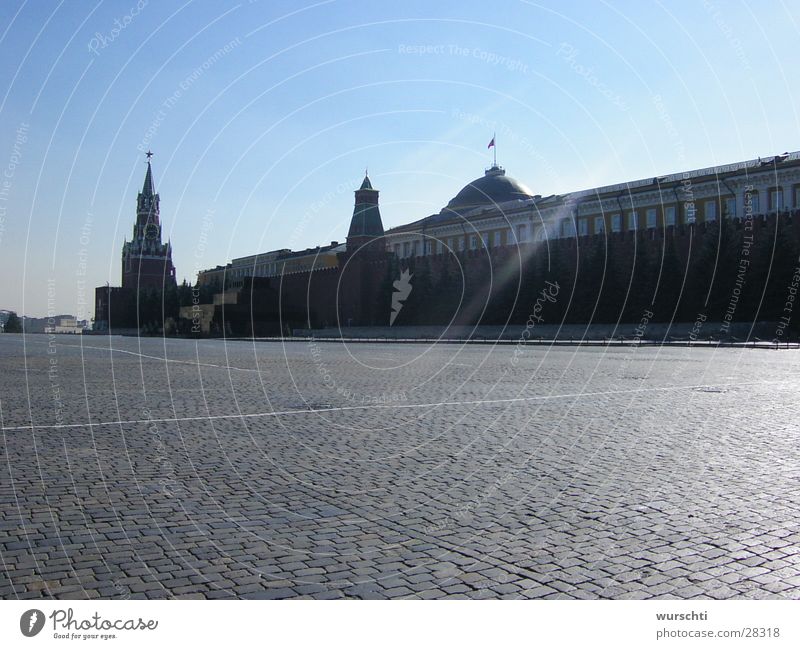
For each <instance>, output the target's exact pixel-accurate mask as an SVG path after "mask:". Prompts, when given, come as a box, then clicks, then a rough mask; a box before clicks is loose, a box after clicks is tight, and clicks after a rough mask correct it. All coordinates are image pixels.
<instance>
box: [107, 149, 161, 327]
mask: <svg viewBox="0 0 800 649" xmlns="http://www.w3.org/2000/svg"><path fill="white" fill-rule="evenodd" d="M151 156H152V153H150V152H149V151H148V154H147V172H146V174H145V178H144V184H143V186H142V191H141V192H139V194H138V196H137V197H136V221H135V222H134V225H133V238H132V239H131V240H130V241H125V242H124V243H123V246H122V286H100V287H98V288H97V289H95V325H94V328H95V329H96V330H101V331H102V330H108V329H109V328H138V327H139V326H140V324H141V323H142V320H141V318H142V314H143V310H142V309H140V308H139V307H140V303H141V299H140V298H141V296H142V295H148V296H152V295H153V294H157V295H163V293H164V292H165V291H169V290H170V289H175V287H176V281H175V267H174V266H173V264H172V246H171V244H170V243H169V242H167V243H163V242H162V239H161V235H162V232H161V217H160V205H159V203H160V197H159V195H158V194H157V193H156V191H155V187H154V184H153V170H152V167H151V164H150V157H151ZM152 310H153V308H152V305H151V306H150V309H149V311H152ZM152 316H153V314H152V313H148V317H152ZM162 316H163V302H162ZM156 319H157V320H158V319H159V318H156ZM160 319H161V321H162V322H163V317H162V318H160Z"/></svg>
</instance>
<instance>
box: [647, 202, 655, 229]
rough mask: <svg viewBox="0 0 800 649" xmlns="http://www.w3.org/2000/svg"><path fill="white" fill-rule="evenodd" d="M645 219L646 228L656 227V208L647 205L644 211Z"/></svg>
mask: <svg viewBox="0 0 800 649" xmlns="http://www.w3.org/2000/svg"><path fill="white" fill-rule="evenodd" d="M645 221H646V222H647V229H648V230H653V229H655V227H656V208H655V207H648V208H647V212H645Z"/></svg>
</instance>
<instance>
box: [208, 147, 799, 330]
mask: <svg viewBox="0 0 800 649" xmlns="http://www.w3.org/2000/svg"><path fill="white" fill-rule="evenodd" d="M355 194H356V196H355V207H354V210H353V217H352V219H351V222H350V228H349V231H348V236H347V241H346V243H345V244H339V243H338V242H331V244H330V245H329V246H320V247H317V248H309V249H306V250H303V251H291V250H287V249H279V250H273V251H270V252H266V253H260V254H256V255H251V256H249V257H241V258H238V259H234V260H233V261H232V262H231V263H229V264H227V265H225V266H217V267H215V268H212V269H208V270H205V271H201V272H200V273H199V274H198V279H197V281H198V285H199V286H204V287H207V288H210V287H216V288H215V289H214V290H216V291H217V292H218V293H219V295H217V297H215V298H214V299H213V300H210V301H209V302H213V305H214V315H213V318H212V317H211V316H210V311H209V312H208V313H206V314H205V315H206V316H207V317H206V318H205V319H204V322H211V321H212V320H213V322H215V323H216V324H215V325H214V327H216V331H218V332H224V331H228V330H231V331H234V330H237V327H238V331H239V333H242V335H249V333H251V332H252V331H253V330H254V327H255V320H254V319H253V321H252V322H249V323H248V322H243V321H241V320H240V321H237V320H236V318H240V319H241V318H245V319H246V318H247V317H248V316H247V313H248V311H247V309H248V308H252V309H255V308H256V306H258V308H259V309H260V314H261V316H260V317H264V318H268V317H274V318H276V320H280V321H281V323H282V326H283V329H286V327H287V326H289V325H291V326H300V327H312V328H313V327H315V326H351V325H376V324H378V325H388V324H390V321H389V318H390V313H395V315H397V313H396V309H394V308H391V307H390V306H389V303H390V300H391V297H392V295H393V292H394V291H396V290H398V289H397V286H396V285H395V282H396V281H398V280H399V279H400V276H401V272H405V273H406V274H405V277H406V278H407V281H408V282H409V283H410V284H409V287H406V288H407V291H406V293H404V295H406V297H407V298H408V299H407V302H406V303H405V306H404V308H403V310H402V313H400V315H399V318H398V319H397V322H398V323H399V324H400V325H402V324H447V323H456V324H459V323H461V324H473V323H484V324H504V323H510V322H516V323H524V322H530V309H531V308H533V307H531V304H530V302H532V301H533V302H534V304H535V300H536V297H535V295H536V293H535V292H536V291H537V290H540V288H541V285H543V282H550V283H551V285H554V284H552V283H553V282H556V281H557V282H558V285H559V286H562V287H569V290H570V293H571V297H570V298H565V299H562V300H559V302H558V304H557V305H551V306H550V307H549V309H550V313H549V314H548V316H549V317H550V319H551V321H553V322H559V321H563V322H573V323H577V322H592V321H594V322H596V321H598V318H600V319H601V320H600V321H603V322H615V321H618V319H619V318H624V319H626V320H625V321H630V322H638V321H639V320H640V319H641V318H642V315H641V314H642V313H645V314H647V313H651V311H652V315H651V316H648V318H649V317H653V318H655V320H654V321H660V322H665V321H670V320H672V319H674V318H684V320H686V321H689V320H694V318H695V317H697V314H698V313H700V314H701V315H702V316H703V317H704V318H706V317H708V318H717V319H718V320H719V321H722V322H723V323H726V322H729V321H730V320H732V319H739V318H741V319H743V320H744V319H746V318H751V317H752V318H759V319H764V320H767V319H768V320H775V319H776V317H777V315H778V314H777V309H778V307H779V306H780V304H779V302H780V300H779V299H778V298H779V297H780V296H781V294H782V293H783V292H785V290H784V288H783V285H784V283H785V282H786V281H789V282H791V281H792V280H791V276H789V279H788V280H787V278H786V273H789V272H790V271H791V272H793V268H794V267H793V266H791V263H790V262H793V260H796V259H797V254H794V253H792V250H795V251H797V252H798V253H800V219H798V218H797V217H798V216H800V152H795V153H785V154H782V155H778V156H774V157H771V158H768V159H761V158H759V159H756V160H748V161H744V162H738V163H733V164H729V165H723V166H718V167H708V168H704V169H697V170H692V171H685V172H679V173H675V174H670V175H666V176H661V177H656V178H647V179H643V180H636V181H631V182H625V183H619V184H615V185H607V186H602V187H595V188H591V189H586V190H581V191H576V192H570V193H567V194H551V195H549V196H542V195H540V194H535V193H534V192H533V191H532V190H531V189H529V188H528V187H527V186H526V185H524V184H523V183H521V182H519V181H517V180H515V179H513V178H512V177H510V176H508V175H507V174H506V171H505V169H503V168H502V167H501V166H499V165H497V164H496V163H495V164H493V165H492V166H491V167H489V168H488V169H486V170H485V173H484V175H483V176H481V177H479V178H477V179H475V180H473V181H472V182H470V183H468V184H467V185H465V186H464V187H463V188H462V189H461V190H460V191H458V192H457V193H456V194H455V196H454V197H453V198H452V199H451V200H450V201H449V202H448V204H447V205H446V206H445V207H443V208H442V209H441V210H440V211H439V212H438V213H436V214H432V215H429V216H427V217H425V218H422V219H419V220H416V221H412V222H410V223H407V224H405V225H401V226H398V227H395V228H391V229H389V230H387V231H385V232H384V229H383V226H382V223H381V217H380V212H379V207H378V192H377V190H375V189H374V188H373V187H372V183H371V181H370V179H369V178H368V177H365V178H364V182H363V183H362V185H361V187H360V188H359V189H358V190H356V192H355ZM723 224H728V225H727V226H725V228H722V225H723ZM723 230H724V233H723V232H722V231H723ZM762 232H763V233H764V234H759V233H762ZM706 233H711V235H710V236H706ZM769 237H779V238H780V240H781V241H784V242H785V245H783V244H782V245H783V247H782V248H779V249H778V250H779V252H780V253H781V254H782V255H783V257H785V258H786V259H783V257H782V258H781V263H780V265H779V268H772V265H771V262H770V260H769V258H768V255H769V254H771V253H770V249H769V247H768V246H767V245H766V243H764V242H767V243H768V238H769ZM725 241H729V242H728V243H725ZM759 241H761V242H762V244H763V245H761V244H759V246H758V250H757V251H756V252H754V253H753V254H752V256H748V258H747V261H748V264H747V266H748V267H750V266H751V262H752V269H753V270H752V271H750V275H749V278H750V279H749V284H745V283H744V281H745V280H744V279H742V280H741V282H740V284H742V286H744V288H742V286H739V285H736V286H734V288H733V289H732V288H731V287H730V286H728V285H726V284H725V281H728V280H729V279H730V278H731V277H734V279H735V280H736V281H739V280H738V279H736V277H737V275H736V273H737V272H738V270H737V269H736V268H733V274H731V268H730V267H732V266H735V265H736V263H737V261H738V258H737V257H736V255H737V254H739V253H738V249H742V250H746V252H745V253H742V255H750V250H749V246H751V245H754V244H753V242H755V243H758V242H759ZM730 242H733V243H730ZM737 246H738V249H737ZM792 255H794V257H792ZM740 256H741V255H740ZM642 259H645V260H646V263H645V265H643V263H644V262H642ZM637 260H638V261H637ZM723 262H724V263H726V264H728V266H726V268H727V269H728V271H727V272H726V273H713V272H710V270H709V269H711V270H713V268H714V267H715V266H714V265H715V264H718V263H723ZM709 265H710V266H709ZM744 265H745V264H742V263H739V266H741V267H744ZM790 266H791V268H790ZM651 271H652V272H651ZM662 271H663V275H662ZM759 273H760V274H759ZM757 278H758V281H759V282H761V283H764V284H766V283H767V282H768V283H769V284H770V286H769V293H768V295H769V298H770V299H769V300H768V301H764V302H762V301H761V300H759V296H758V295H755V294H753V291H754V290H756V289H755V287H756V286H757V281H756V280H757ZM255 280H259V281H258V282H256V281H255ZM731 281H733V280H731ZM728 283H730V282H728ZM393 287H394V288H393ZM629 287H633V288H629ZM681 287H683V289H682V288H681ZM734 289H735V290H736V291H739V292H742V291H743V293H742V294H743V295H745V294H747V295H745V297H743V298H742V301H741V303H739V302H738V297H739V293H736V292H733V293H732V291H734ZM259 291H261V292H259ZM264 291H268V292H269V295H270V296H271V297H267V293H265V292H264ZM748 291H749V293H748ZM709 295H711V296H712V297H713V298H714V299H713V300H711V301H709V300H708V296H709ZM731 295H733V298H731ZM600 296H602V300H601V299H600ZM776 296H777V297H776ZM745 298H746V299H745ZM265 300H266V301H269V300H274V304H273V303H272V302H270V305H271V306H270V307H269V308H266V307H265V304H266V302H264V301H265ZM234 305H236V309H233V308H232V307H233V306H234ZM776 305H777V306H776ZM767 307H769V308H767ZM270 314H274V315H270ZM251 319H252V318H251ZM797 321H798V322H800V318H798V319H797ZM392 322H394V318H392ZM287 323H288V324H287ZM793 326H794V325H793ZM214 327H212V329H213V328H214ZM262 329H263V330H267V329H269V327H268V326H266V325H263V326H262ZM727 331H728V330H727V328H724V329H723V330H722V332H723V333H725V332H727Z"/></svg>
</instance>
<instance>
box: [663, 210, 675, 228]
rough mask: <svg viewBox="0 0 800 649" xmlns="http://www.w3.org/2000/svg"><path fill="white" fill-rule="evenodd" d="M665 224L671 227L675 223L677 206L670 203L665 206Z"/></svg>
mask: <svg viewBox="0 0 800 649" xmlns="http://www.w3.org/2000/svg"><path fill="white" fill-rule="evenodd" d="M664 225H665V226H667V227H669V226H671V225H675V206H674V205H670V206H669V207H665V208H664Z"/></svg>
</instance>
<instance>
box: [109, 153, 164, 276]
mask: <svg viewBox="0 0 800 649" xmlns="http://www.w3.org/2000/svg"><path fill="white" fill-rule="evenodd" d="M152 157H153V154H152V153H151V152H150V151H148V152H147V174H146V175H145V177H144V186H143V187H142V191H141V192H139V195H138V196H137V197H136V223H135V224H134V226H133V239H132V240H131V241H126V242H125V243H124V244H123V246H122V288H125V289H134V290H139V289H150V288H154V289H158V290H162V289H163V288H166V287H168V286H170V285H172V286H175V267H174V266H173V265H172V246H171V245H170V243H169V242H167V243H162V242H161V221H160V218H159V206H158V202H159V196H158V194H156V192H155V189H154V186H153V169H152V167H151V165H150V158H152Z"/></svg>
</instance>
